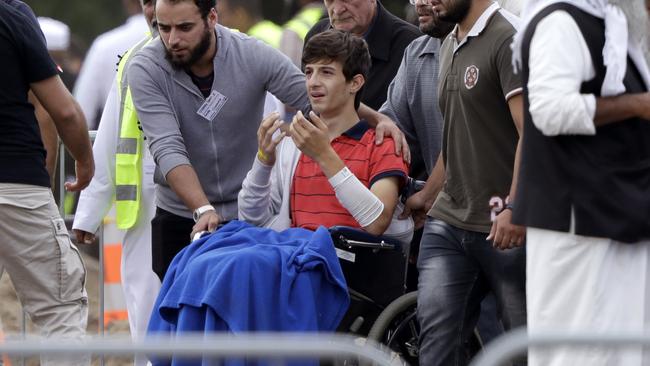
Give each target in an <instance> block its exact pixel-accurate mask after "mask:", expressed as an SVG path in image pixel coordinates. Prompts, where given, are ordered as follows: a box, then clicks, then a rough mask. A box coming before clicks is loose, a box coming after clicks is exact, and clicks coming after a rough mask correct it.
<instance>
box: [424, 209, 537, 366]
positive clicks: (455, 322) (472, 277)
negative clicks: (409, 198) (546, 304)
mask: <svg viewBox="0 0 650 366" xmlns="http://www.w3.org/2000/svg"><path fill="white" fill-rule="evenodd" d="M486 237H487V234H485V233H479V232H474V231H468V230H463V229H459V228H457V227H454V226H451V225H449V224H447V223H445V222H443V221H440V220H435V219H431V218H429V219H428V220H427V223H426V225H425V227H424V234H423V235H422V241H421V243H420V255H419V257H418V270H419V272H420V274H419V283H418V314H417V317H418V321H419V323H420V329H421V330H420V365H421V366H425V365H426V366H435V365H466V364H468V363H469V357H471V355H468V354H467V352H466V348H465V341H466V340H467V339H468V338H469V337H470V336H471V334H472V332H473V329H474V327H475V326H476V322H477V320H478V317H479V313H480V309H481V301H482V300H483V298H484V297H485V296H486V294H487V293H488V292H490V291H492V292H493V293H494V295H495V298H496V302H497V312H498V315H499V317H500V318H501V321H502V322H503V327H504V328H505V329H506V330H508V329H511V328H515V327H518V326H522V325H525V324H526V262H525V260H526V252H525V247H522V248H517V249H510V250H505V251H502V250H499V249H495V248H493V247H492V243H491V242H490V241H487V240H485V238H486Z"/></svg>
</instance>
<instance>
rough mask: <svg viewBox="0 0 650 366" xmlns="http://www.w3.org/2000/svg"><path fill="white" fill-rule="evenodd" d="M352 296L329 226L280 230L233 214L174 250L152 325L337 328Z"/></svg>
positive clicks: (177, 328)
mask: <svg viewBox="0 0 650 366" xmlns="http://www.w3.org/2000/svg"><path fill="white" fill-rule="evenodd" d="M349 301H350V299H349V296H348V292H347V286H346V284H345V279H344V277H343V273H342V272H341V267H340V265H339V262H338V258H337V257H336V252H335V250H334V246H333V244H332V240H331V237H330V234H329V232H328V231H327V230H326V229H325V228H322V227H321V228H319V229H318V230H316V231H315V232H312V231H309V230H304V229H288V230H285V231H283V232H276V231H273V230H269V229H263V228H258V227H254V226H251V225H249V224H246V223H244V222H240V221H233V222H230V223H229V224H227V225H225V226H224V227H223V228H221V229H220V230H218V231H217V232H215V233H213V234H211V235H209V236H207V237H204V238H202V239H199V240H196V241H195V242H193V243H192V244H190V245H189V246H187V247H186V248H185V249H183V250H182V251H181V252H180V253H179V254H178V255H177V256H176V257H175V258H174V260H173V261H172V263H171V265H170V267H169V270H168V272H167V274H166V275H165V278H164V280H163V284H162V288H161V291H160V294H159V295H158V299H157V300H156V305H155V306H154V312H153V314H152V316H151V319H150V321H149V330H148V331H149V333H150V334H152V333H156V334H159V335H171V334H180V333H184V332H213V331H227V332H233V333H238V332H248V331H306V332H313V331H334V330H335V329H336V327H337V325H338V323H339V322H340V321H341V318H342V317H343V315H344V313H345V311H346V310H347V307H348V305H349ZM160 333H162V334H160ZM167 363H168V362H162V363H159V362H156V364H167ZM173 364H174V365H180V364H181V363H180V362H176V360H175V361H174V363H173ZM194 364H196V363H194Z"/></svg>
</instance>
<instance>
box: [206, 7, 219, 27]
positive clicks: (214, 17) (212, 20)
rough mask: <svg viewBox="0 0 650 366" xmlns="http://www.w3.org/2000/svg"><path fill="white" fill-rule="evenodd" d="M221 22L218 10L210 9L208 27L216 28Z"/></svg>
mask: <svg viewBox="0 0 650 366" xmlns="http://www.w3.org/2000/svg"><path fill="white" fill-rule="evenodd" d="M218 21H219V15H218V14H217V9H215V8H212V9H210V12H209V13H208V25H209V26H210V28H214V27H215V26H216V25H217V22H218Z"/></svg>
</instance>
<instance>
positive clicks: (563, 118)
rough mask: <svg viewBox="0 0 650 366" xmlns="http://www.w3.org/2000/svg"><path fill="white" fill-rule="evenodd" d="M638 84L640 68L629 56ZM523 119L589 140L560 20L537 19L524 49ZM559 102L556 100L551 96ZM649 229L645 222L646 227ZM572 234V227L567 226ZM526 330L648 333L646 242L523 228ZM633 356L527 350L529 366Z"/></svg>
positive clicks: (597, 350)
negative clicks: (526, 103) (526, 114)
mask: <svg viewBox="0 0 650 366" xmlns="http://www.w3.org/2000/svg"><path fill="white" fill-rule="evenodd" d="M631 56H632V59H633V61H635V64H636V65H637V67H638V68H639V71H640V72H641V75H642V76H643V77H644V79H645V81H646V83H649V82H650V77H649V73H648V69H647V67H646V66H647V65H645V63H642V62H641V60H640V59H639V58H638V57H637V56H638V55H637V54H631ZM529 62H530V79H529V82H528V89H529V93H530V113H531V115H532V117H533V122H534V124H535V126H536V127H537V128H538V129H539V130H540V131H542V133H544V134H545V135H548V136H554V135H593V134H595V133H596V129H595V126H594V124H593V118H594V115H595V113H596V98H595V96H594V95H585V94H580V85H581V83H582V82H583V81H587V80H589V79H591V78H593V77H594V75H595V71H594V67H593V64H592V61H591V55H590V54H589V50H588V48H587V44H586V42H585V39H584V37H583V36H582V33H581V32H580V29H579V28H578V25H577V24H576V22H575V21H574V20H573V18H571V17H570V16H569V15H568V13H566V12H564V11H556V12H554V13H552V14H550V15H548V16H546V17H545V18H544V19H542V20H541V21H540V22H539V23H538V25H537V28H536V31H535V35H534V36H533V38H532V40H531V45H530V61H529ZM558 96H561V97H558ZM649 224H650V223H649ZM572 227H573V225H572ZM526 245H527V249H526V250H527V252H526V261H527V265H526V279H527V281H526V291H527V297H526V301H527V311H528V329H529V332H530V333H535V332H541V331H544V330H553V331H571V330H577V331H579V330H589V331H596V332H607V333H614V332H617V331H640V330H642V329H644V328H646V329H648V326H649V325H650V324H649V319H650V299H649V298H648V296H649V295H650V268H649V266H650V240H648V241H645V242H642V243H636V244H633V245H629V244H623V243H619V242H615V241H613V240H610V239H606V238H591V237H584V236H578V235H575V234H573V230H571V232H570V233H563V232H557V231H549V230H541V229H535V228H529V229H527V243H526ZM648 363H650V359H643V354H642V352H641V349H639V348H633V349H626V350H625V351H612V350H610V349H606V348H603V347H588V348H559V349H556V350H554V351H551V350H548V349H543V350H535V349H532V350H530V351H529V354H528V364H529V365H530V366H537V365H544V366H558V365H569V366H574V365H590V366H598V365H603V366H605V365H608V366H609V365H626V366H627V365H631V366H634V365H645V364H648Z"/></svg>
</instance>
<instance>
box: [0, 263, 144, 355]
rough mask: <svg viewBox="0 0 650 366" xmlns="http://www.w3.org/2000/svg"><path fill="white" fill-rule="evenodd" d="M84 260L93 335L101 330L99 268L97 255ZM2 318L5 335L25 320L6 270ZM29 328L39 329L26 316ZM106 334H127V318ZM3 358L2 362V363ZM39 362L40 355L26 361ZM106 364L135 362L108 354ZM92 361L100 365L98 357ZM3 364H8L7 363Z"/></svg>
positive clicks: (0, 291) (0, 296) (1, 284)
mask: <svg viewBox="0 0 650 366" xmlns="http://www.w3.org/2000/svg"><path fill="white" fill-rule="evenodd" d="M84 261H85V263H86V271H87V278H86V290H87V291H88V299H89V312H88V313H89V315H88V335H91V336H94V335H98V331H99V326H98V325H99V324H98V323H99V322H98V319H99V316H98V315H99V305H98V299H99V296H98V293H99V292H98V289H99V282H98V268H99V263H98V261H97V259H95V258H92V257H90V256H88V255H85V254H84ZM0 319H1V320H2V323H1V324H2V330H3V331H4V334H5V337H7V336H11V335H12V334H19V333H20V332H21V323H22V310H21V307H20V303H19V302H18V299H17V298H16V293H15V291H14V288H13V286H12V284H11V281H10V279H9V276H8V275H7V274H6V273H5V274H4V275H2V278H0ZM27 331H28V333H34V334H36V333H37V331H36V330H35V328H34V327H33V326H32V325H31V324H30V322H29V319H28V320H27ZM105 334H107V335H121V336H128V334H129V324H128V323H127V322H126V321H120V322H113V323H112V324H109V325H108V327H107V328H106V330H105ZM1 360H2V359H1V358H0V364H2V362H1ZM38 364H39V362H38V360H37V359H28V360H26V362H25V365H28V366H31V365H38ZM104 364H105V365H106V366H127V365H132V361H131V359H130V358H129V357H125V358H106V359H105V363H104ZM17 365H21V361H20V360H15V359H14V360H11V366H17ZM93 365H99V360H98V359H95V360H94V361H93ZM4 366H8V365H7V364H5V365H4Z"/></svg>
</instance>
